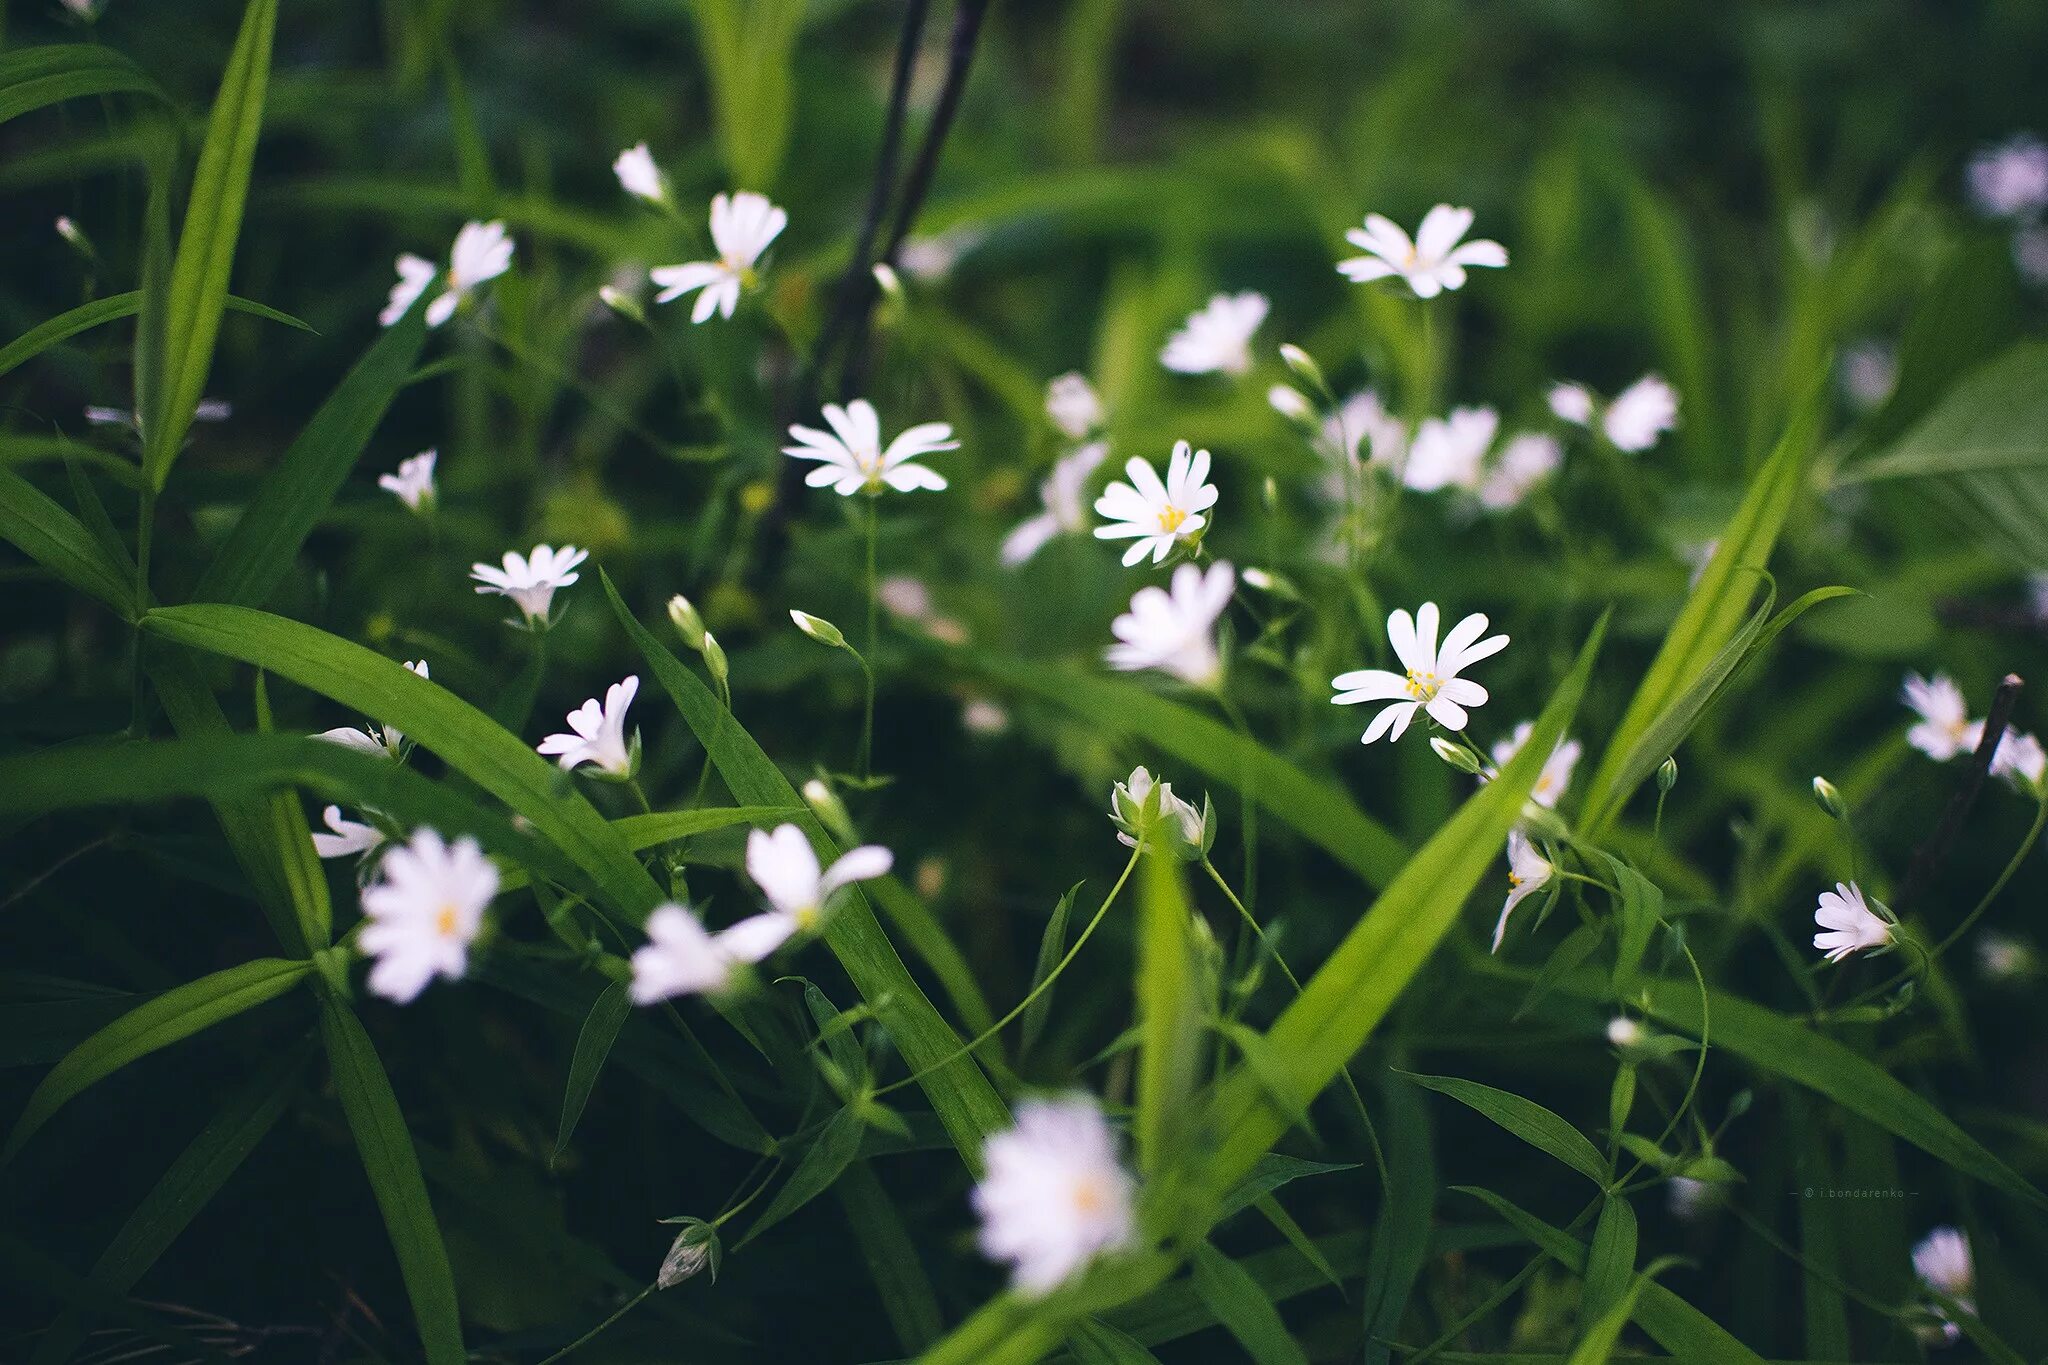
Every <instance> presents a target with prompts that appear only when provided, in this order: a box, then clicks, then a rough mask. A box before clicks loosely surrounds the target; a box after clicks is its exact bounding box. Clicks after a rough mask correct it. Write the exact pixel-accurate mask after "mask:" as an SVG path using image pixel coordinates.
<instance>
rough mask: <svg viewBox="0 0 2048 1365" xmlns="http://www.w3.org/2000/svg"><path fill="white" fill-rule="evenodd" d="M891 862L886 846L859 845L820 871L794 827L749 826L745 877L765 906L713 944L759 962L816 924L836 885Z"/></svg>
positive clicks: (880, 871) (879, 872)
mask: <svg viewBox="0 0 2048 1365" xmlns="http://www.w3.org/2000/svg"><path fill="white" fill-rule="evenodd" d="M894 863H895V857H894V855H892V854H891V853H890V852H889V850H888V849H886V848H882V847H881V846H879V845H877V844H863V845H862V846H861V847H859V848H856V849H851V850H849V851H847V852H846V853H843V854H841V855H840V856H839V858H838V859H837V860H836V861H835V862H834V863H833V864H832V866H831V867H829V868H825V869H823V870H820V868H819V866H818V855H817V852H816V851H815V850H814V849H812V847H811V841H810V840H809V839H808V838H806V837H805V836H804V832H803V831H802V830H801V829H799V828H797V827H796V826H795V825H779V826H777V827H776V829H775V831H774V832H773V833H769V832H768V831H765V830H758V829H757V830H754V831H753V832H752V833H750V834H749V835H748V836H747V875H748V876H749V877H752V878H753V879H754V885H756V886H758V887H760V888H761V894H762V895H763V896H765V897H766V898H767V900H768V905H769V909H768V910H767V911H766V912H765V913H763V914H759V915H754V916H752V917H751V918H748V919H743V920H741V921H740V922H739V923H738V924H735V925H733V926H732V928H730V929H728V930H726V931H725V932H724V933H723V934H720V935H719V936H718V938H719V943H720V944H721V945H723V946H724V948H725V949H726V951H727V952H730V953H731V954H732V955H733V956H734V957H736V958H738V959H739V960H740V961H742V962H759V961H760V960H761V959H762V958H764V957H767V956H768V955H769V954H770V953H772V952H774V951H775V950H776V949H777V948H780V947H781V946H782V945H783V944H784V943H786V942H788V940H789V938H790V936H791V935H793V934H796V933H799V932H809V931H810V930H813V929H815V928H817V927H818V925H819V923H820V922H821V921H822V919H823V916H824V913H825V906H826V903H827V902H828V901H830V900H831V899H832V897H833V895H834V893H836V892H837V891H838V890H839V889H840V888H841V887H845V886H851V885H852V884H853V883H855V882H864V881H869V880H871V879H873V878H875V877H881V876H886V875H887V874H888V871H889V869H890V867H891V866H893V865H894Z"/></svg>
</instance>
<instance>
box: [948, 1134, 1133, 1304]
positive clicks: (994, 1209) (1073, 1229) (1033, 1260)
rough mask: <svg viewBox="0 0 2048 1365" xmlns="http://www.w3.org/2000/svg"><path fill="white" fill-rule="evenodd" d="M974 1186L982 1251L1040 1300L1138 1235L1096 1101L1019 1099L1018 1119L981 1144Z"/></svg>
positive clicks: (1128, 1185)
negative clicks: (980, 1173)
mask: <svg viewBox="0 0 2048 1365" xmlns="http://www.w3.org/2000/svg"><path fill="white" fill-rule="evenodd" d="M982 1162H983V1166H984V1168H985V1172H984V1174H983V1176H982V1178H981V1183H980V1184H979V1185H977V1186H976V1187H975V1190H974V1210H975V1212H976V1213H977V1214H979V1215H980V1217H981V1249H982V1253H983V1254H984V1255H986V1256H987V1257H989V1259H991V1260H996V1261H1004V1262H1008V1263H1009V1264H1010V1265H1011V1266H1012V1267H1013V1274H1014V1278H1013V1281H1012V1283H1013V1284H1014V1286H1015V1288H1016V1290H1017V1292H1018V1293H1020V1294H1024V1295H1027V1296H1033V1297H1036V1296H1040V1295H1044V1294H1047V1293H1049V1292H1051V1291H1052V1290H1054V1289H1056V1288H1058V1287H1059V1286H1060V1285H1062V1284H1064V1283H1065V1282H1066V1281H1067V1280H1069V1279H1071V1278H1072V1277H1073V1276H1074V1275H1075V1274H1076V1272H1078V1271H1080V1270H1081V1269H1082V1268H1083V1267H1084V1266H1086V1265H1087V1263H1088V1262H1089V1261H1091V1260H1093V1259H1094V1258H1095V1257H1096V1256H1098V1255H1100V1254H1101V1253H1103V1252H1107V1251H1116V1250H1119V1249H1121V1248H1123V1247H1126V1246H1129V1245H1130V1244H1131V1243H1132V1242H1133V1241H1134V1240H1135V1238H1136V1235H1137V1219H1136V1215H1135V1211H1134V1209H1133V1207H1132V1197H1133V1193H1134V1189H1135V1186H1134V1182H1133V1181H1132V1179H1131V1177H1130V1175H1129V1174H1128V1173H1127V1172H1126V1171H1125V1170H1124V1168H1123V1166H1122V1165H1121V1164H1120V1163H1119V1162H1118V1160H1117V1153H1116V1135H1115V1134H1114V1133H1113V1132H1112V1131H1111V1130H1110V1127H1109V1124H1108V1122H1107V1121H1106V1120H1105V1119H1104V1118H1103V1116H1102V1111H1101V1109H1100V1108H1098V1107H1097V1106H1096V1104H1095V1102H1094V1101H1093V1100H1090V1099H1087V1098H1084V1097H1081V1096H1069V1097H1065V1098H1061V1099H1050V1100H1046V1099H1032V1100H1025V1101H1023V1102H1022V1103H1020V1104H1019V1105H1018V1106H1017V1121H1016V1125H1015V1126H1014V1127H1012V1128H1010V1129H1009V1130H1008V1131H1006V1132H1001V1133H997V1134H995V1135H994V1136H992V1137H990V1138H989V1140H988V1142H987V1144H986V1145H985V1146H984V1147H983V1148H982Z"/></svg>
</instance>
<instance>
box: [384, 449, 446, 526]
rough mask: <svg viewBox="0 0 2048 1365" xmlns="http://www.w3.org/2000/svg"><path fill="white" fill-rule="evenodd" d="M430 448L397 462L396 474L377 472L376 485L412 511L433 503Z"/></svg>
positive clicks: (432, 474)
mask: <svg viewBox="0 0 2048 1365" xmlns="http://www.w3.org/2000/svg"><path fill="white" fill-rule="evenodd" d="M436 458H437V456H436V455H435V453H434V452H433V451H431V450H422V451H421V452H420V453H419V454H417V455H415V456H413V457H412V458H411V459H409V460H400V461H399V462H398V472H397V473H396V474H379V475H378V476H377V487H379V488H381V489H383V490H384V491H385V492H387V493H390V494H392V495H393V496H395V497H396V498H397V499H398V500H399V501H400V502H402V503H404V504H405V505H406V507H407V508H409V509H410V510H412V511H414V512H418V511H422V510H427V509H431V508H432V507H433V505H434V461H435V459H436Z"/></svg>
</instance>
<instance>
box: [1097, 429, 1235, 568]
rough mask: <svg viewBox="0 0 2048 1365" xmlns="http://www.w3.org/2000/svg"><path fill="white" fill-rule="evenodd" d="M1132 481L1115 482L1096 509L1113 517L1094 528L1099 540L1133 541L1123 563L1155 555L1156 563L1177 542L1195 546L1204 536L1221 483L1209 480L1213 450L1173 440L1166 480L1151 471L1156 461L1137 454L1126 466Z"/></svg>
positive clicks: (1169, 551)
mask: <svg viewBox="0 0 2048 1365" xmlns="http://www.w3.org/2000/svg"><path fill="white" fill-rule="evenodd" d="M1124 473H1125V474H1126V475H1128V476H1129V477H1130V480H1131V481H1130V482H1129V483H1121V482H1119V483H1113V484H1111V485H1110V486H1109V487H1107V488H1105V489H1103V490H1102V496H1101V497H1099V498H1097V499H1096V500H1095V510H1096V511H1097V512H1098V513H1100V514H1101V515H1103V516H1105V517H1107V518H1109V524H1108V525H1107V526H1098V527H1096V528H1095V538H1096V539H1097V540H1129V539H1131V538H1133V537H1136V541H1135V543H1134V544H1133V545H1132V546H1131V548H1130V549H1128V550H1126V551H1124V567H1125V568H1129V567H1130V566H1131V565H1133V564H1136V563H1137V562H1138V561H1139V560H1141V559H1143V558H1144V557H1145V556H1146V555H1148V554H1149V555H1151V556H1152V562H1153V563H1154V564H1157V563H1159V562H1161V561H1162V560H1164V559H1165V558H1166V557H1167V555H1169V554H1171V553H1173V548H1174V546H1176V545H1189V546H1192V545H1194V544H1195V543H1197V542H1198V541H1200V540H1201V538H1202V529H1203V528H1204V527H1206V526H1207V525H1208V524H1209V519H1208V518H1207V517H1206V516H1204V515H1203V513H1205V512H1207V511H1208V510H1209V509H1210V508H1211V507H1214V506H1215V505H1216V485H1214V484H1212V483H1210V482H1209V452H1208V451H1206V450H1191V449H1190V447H1189V446H1188V443H1187V442H1186V441H1175V442H1174V443H1173V455H1172V457H1171V458H1170V459H1169V460H1168V461H1167V462H1166V481H1165V482H1164V483H1162V482H1160V479H1159V476H1158V475H1157V474H1155V473H1153V472H1152V466H1151V465H1149V464H1147V463H1146V462H1145V461H1143V460H1141V459H1139V458H1138V457H1137V456H1135V455H1134V456H1132V457H1131V459H1130V462H1129V463H1127V464H1126V465H1124Z"/></svg>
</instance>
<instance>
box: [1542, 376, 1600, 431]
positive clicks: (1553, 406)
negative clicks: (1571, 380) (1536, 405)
mask: <svg viewBox="0 0 2048 1365" xmlns="http://www.w3.org/2000/svg"><path fill="white" fill-rule="evenodd" d="M1547 401H1548V402H1549V404H1550V410H1551V411H1552V412H1554V413H1556V414H1557V416H1558V417H1559V418H1561V419H1562V420H1564V421H1567V422H1570V423H1571V424H1572V425H1573V426H1578V427H1583V426H1590V425H1591V424H1592V421H1593V407H1594V403H1593V391H1592V390H1591V389H1589V388H1587V387H1586V386H1585V385H1584V384H1559V385H1556V386H1555V387H1553V388H1552V389H1551V390H1550V395H1549V398H1548V399H1547Z"/></svg>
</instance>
